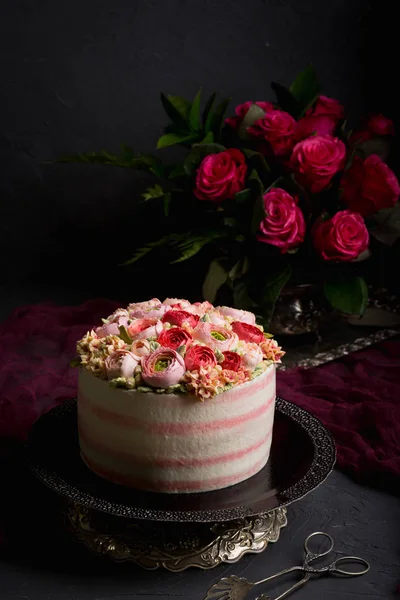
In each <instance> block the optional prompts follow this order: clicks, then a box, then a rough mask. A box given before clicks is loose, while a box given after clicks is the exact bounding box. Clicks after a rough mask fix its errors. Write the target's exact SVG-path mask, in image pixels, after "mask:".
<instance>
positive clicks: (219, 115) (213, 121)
mask: <svg viewBox="0 0 400 600" xmlns="http://www.w3.org/2000/svg"><path fill="white" fill-rule="evenodd" d="M231 99H232V98H226V99H225V100H222V102H220V104H218V106H217V108H216V109H215V110H214V112H213V113H212V114H211V117H210V125H209V128H210V130H211V131H212V132H213V133H214V138H215V139H216V140H218V139H219V138H220V136H221V130H222V126H223V124H224V116H225V113H226V109H227V108H228V105H229V103H230V101H231Z"/></svg>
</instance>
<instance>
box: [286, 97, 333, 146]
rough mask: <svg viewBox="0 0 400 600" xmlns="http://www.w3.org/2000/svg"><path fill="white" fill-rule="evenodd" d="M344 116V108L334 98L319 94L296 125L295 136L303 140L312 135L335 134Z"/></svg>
mask: <svg viewBox="0 0 400 600" xmlns="http://www.w3.org/2000/svg"><path fill="white" fill-rule="evenodd" d="M343 118H344V108H343V106H342V105H341V104H340V102H338V101H337V100H335V99H334V98H328V97H327V96H319V97H318V99H317V101H316V103H315V104H314V106H313V107H311V108H309V109H308V110H307V112H306V114H305V116H304V117H303V118H302V119H300V120H299V121H298V123H297V125H296V132H295V137H296V139H297V140H303V139H304V138H307V137H309V136H310V135H315V134H316V135H333V133H334V132H335V129H336V128H337V126H338V124H339V123H340V121H341V120H342V119H343Z"/></svg>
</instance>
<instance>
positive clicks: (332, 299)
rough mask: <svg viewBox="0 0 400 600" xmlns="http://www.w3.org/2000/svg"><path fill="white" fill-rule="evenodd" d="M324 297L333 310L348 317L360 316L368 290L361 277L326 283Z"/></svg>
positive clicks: (364, 306) (365, 304)
mask: <svg viewBox="0 0 400 600" xmlns="http://www.w3.org/2000/svg"><path fill="white" fill-rule="evenodd" d="M324 292H325V296H326V298H327V300H328V302H329V303H330V305H331V306H332V308H334V309H335V310H337V311H339V312H341V313H345V314H348V315H360V316H361V315H362V314H363V313H364V311H365V308H366V306H367V301H368V288H367V285H366V283H365V281H364V279H363V278H362V277H354V279H350V280H348V281H343V282H326V283H325V285H324Z"/></svg>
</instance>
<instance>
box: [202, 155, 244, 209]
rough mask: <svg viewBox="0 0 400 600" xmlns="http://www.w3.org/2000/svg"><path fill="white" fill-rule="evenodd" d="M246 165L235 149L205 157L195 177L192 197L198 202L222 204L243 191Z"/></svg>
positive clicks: (242, 156)
mask: <svg viewBox="0 0 400 600" xmlns="http://www.w3.org/2000/svg"><path fill="white" fill-rule="evenodd" d="M246 172H247V165H246V161H245V158H244V155H243V154H242V153H241V152H240V150H236V148H230V149H229V150H226V151H225V152H220V153H219V154H209V155H208V156H206V157H205V158H204V159H203V160H202V162H201V164H200V166H199V168H198V169H197V175H196V188H195V190H194V195H195V196H197V198H198V199H199V200H211V201H213V202H222V201H223V200H226V199H227V198H233V196H234V195H235V194H236V193H237V192H240V191H242V190H243V189H244V185H245V179H246Z"/></svg>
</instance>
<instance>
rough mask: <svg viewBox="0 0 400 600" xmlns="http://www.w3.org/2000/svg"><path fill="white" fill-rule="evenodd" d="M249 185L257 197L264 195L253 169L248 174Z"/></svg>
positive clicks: (259, 180) (261, 184)
mask: <svg viewBox="0 0 400 600" xmlns="http://www.w3.org/2000/svg"><path fill="white" fill-rule="evenodd" d="M249 185H250V187H251V189H252V190H253V191H254V192H255V193H256V194H257V195H258V196H263V195H264V184H263V182H262V181H261V179H260V177H259V175H258V173H257V171H256V170H255V169H253V170H252V171H251V173H250V177H249Z"/></svg>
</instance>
